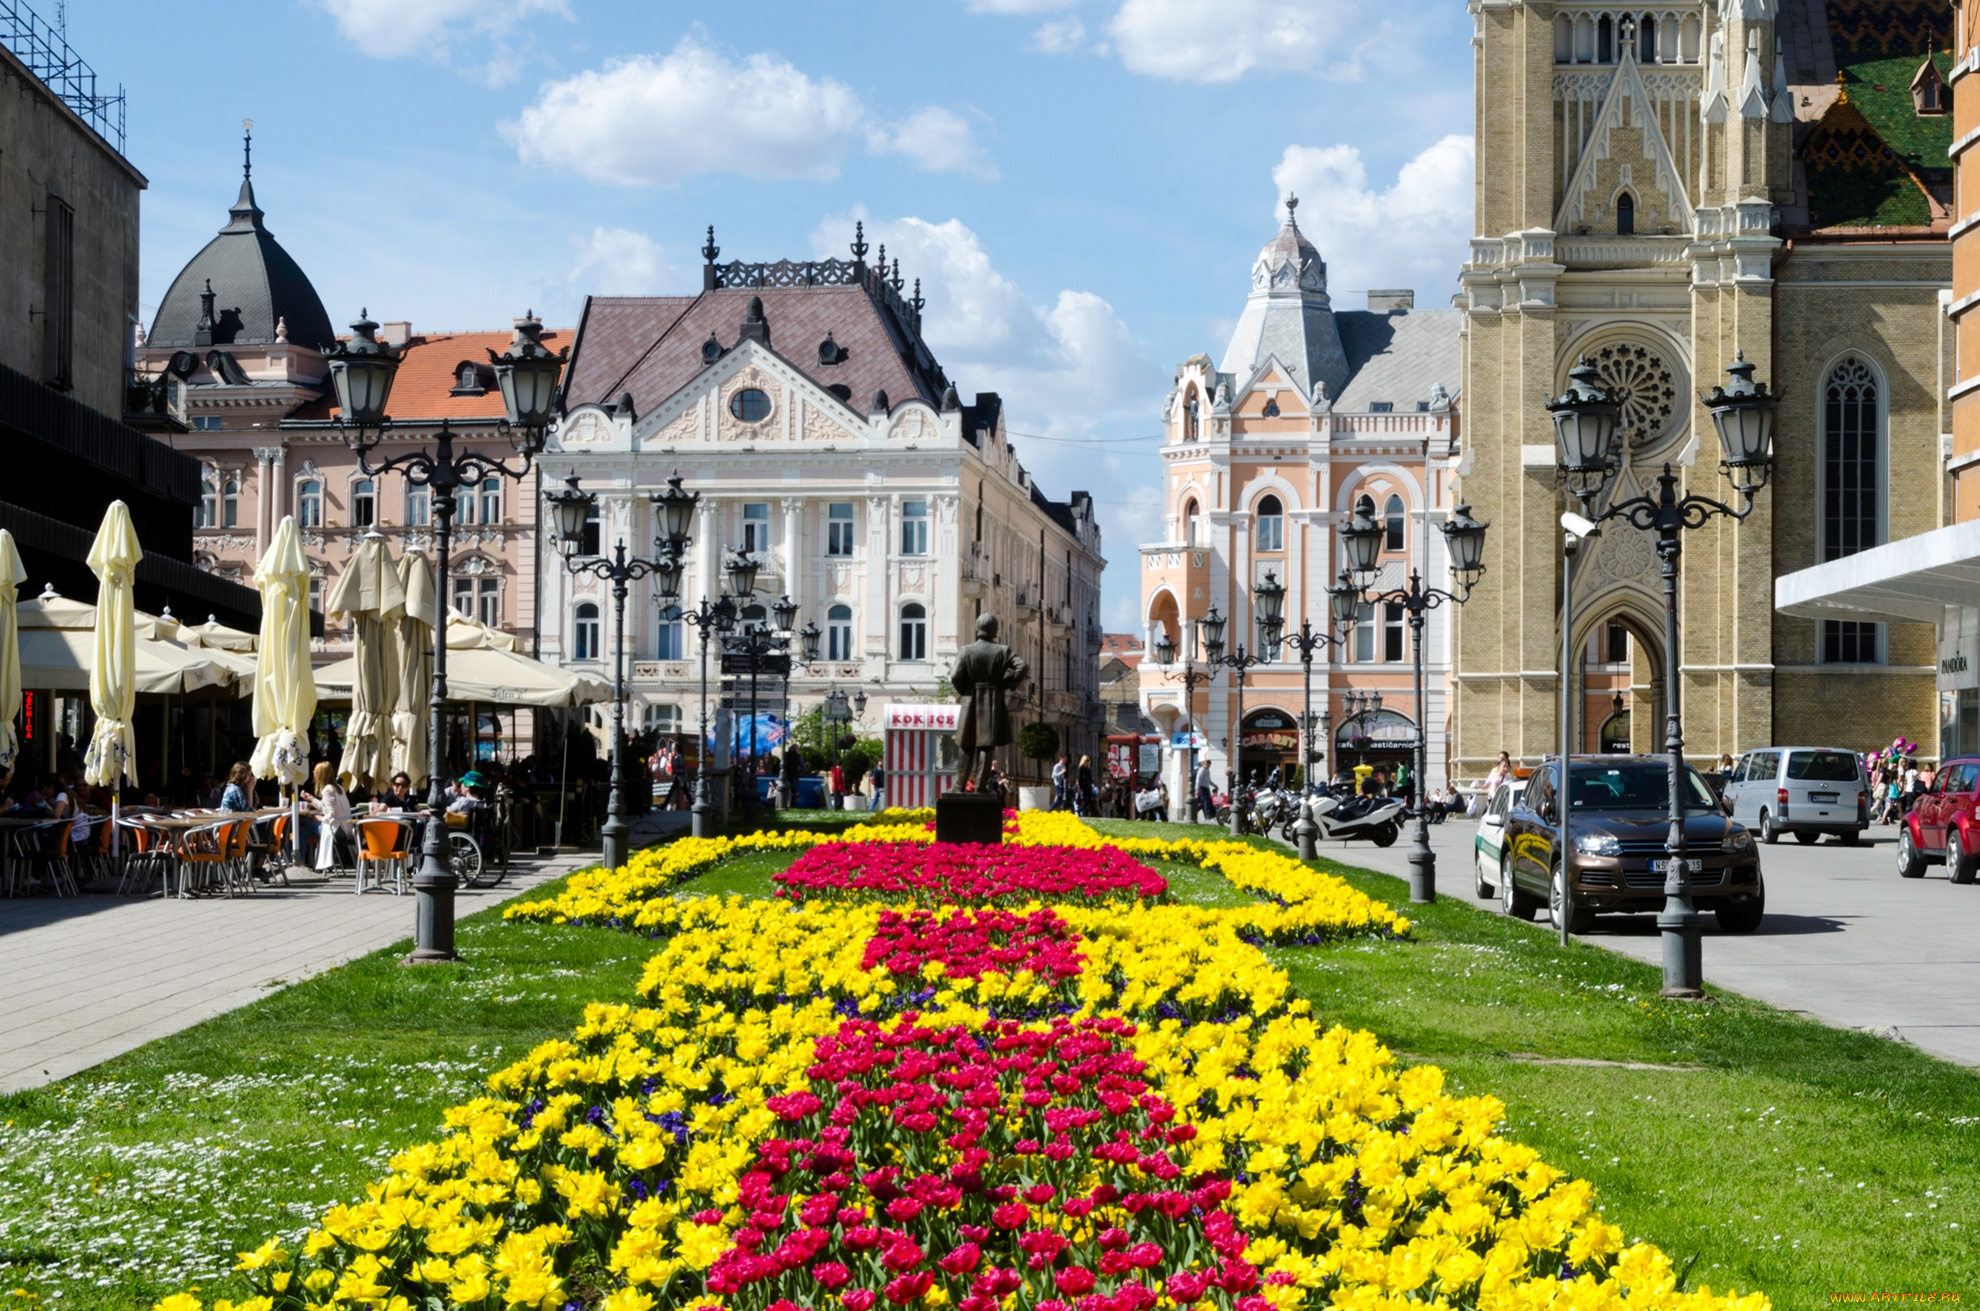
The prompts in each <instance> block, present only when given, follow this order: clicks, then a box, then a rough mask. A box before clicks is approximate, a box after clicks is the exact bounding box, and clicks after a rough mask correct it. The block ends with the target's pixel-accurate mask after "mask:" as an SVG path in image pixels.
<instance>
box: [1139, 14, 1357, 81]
mask: <svg viewBox="0 0 1980 1311" xmlns="http://www.w3.org/2000/svg"><path fill="white" fill-rule="evenodd" d="M1367 17H1368V14H1367V4H1366V0H1123V3H1122V4H1121V7H1120V9H1119V10H1118V11H1116V12H1115V14H1114V18H1113V21H1112V23H1111V24H1110V25H1109V28H1108V30H1109V31H1110V32H1111V33H1112V35H1113V38H1114V45H1115V48H1116V49H1117V50H1118V51H1119V52H1120V56H1121V62H1122V63H1123V64H1125V65H1126V66H1127V67H1128V69H1129V70H1130V71H1132V72H1136V73H1146V74H1149V75H1151V76H1154V77H1166V78H1174V79H1176V80H1178V81H1185V82H1229V81H1232V80H1234V79H1236V78H1239V77H1242V76H1244V75H1245V74H1246V73H1249V72H1252V71H1254V70H1256V71H1259V72H1267V73H1317V74H1321V75H1324V76H1353V75H1355V73H1356V71H1357V70H1356V61H1357V59H1358V56H1359V54H1360V52H1361V49H1362V48H1363V46H1364V45H1365V44H1366V43H1367V42H1369V41H1371V40H1373V39H1374V37H1373V35H1371V34H1370V33H1369V32H1368V31H1367V30H1366V28H1365V24H1366V21H1367Z"/></svg>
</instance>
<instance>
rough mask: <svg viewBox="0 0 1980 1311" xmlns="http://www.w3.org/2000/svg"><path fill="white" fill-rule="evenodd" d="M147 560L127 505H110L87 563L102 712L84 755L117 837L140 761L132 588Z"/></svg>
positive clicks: (94, 702)
mask: <svg viewBox="0 0 1980 1311" xmlns="http://www.w3.org/2000/svg"><path fill="white" fill-rule="evenodd" d="M142 559H144V551H143V549H142V548H140V547H139V546H138V540H137V526H136V525H135V524H133V523H132V522H131V510H130V507H129V506H127V505H125V504H124V503H123V502H122V501H112V502H110V508H109V509H108V510H106V511H104V514H103V524H102V526H101V527H100V528H98V529H97V530H96V541H95V542H93V543H92V544H91V545H90V548H89V555H88V557H87V561H86V562H87V563H88V565H89V567H90V571H91V572H93V573H94V574H95V575H96V578H97V592H96V643H95V646H96V650H95V660H94V662H93V663H92V664H91V666H90V671H89V704H90V709H92V710H94V711H95V712H96V728H95V730H94V731H93V732H91V734H90V737H89V750H88V751H86V752H84V753H83V781H84V782H87V783H91V784H94V785H95V786H97V787H107V788H109V789H110V823H111V824H112V826H113V827H112V829H111V835H112V836H113V837H115V836H116V829H115V827H114V826H115V825H116V823H117V821H118V819H119V818H120V812H121V810H122V805H123V797H124V778H125V776H126V775H127V774H129V773H130V772H131V768H132V765H133V764H134V763H135V762H136V760H137V734H136V733H135V732H133V731H132V728H131V714H132V712H133V711H135V710H136V709H137V616H136V610H137V606H136V603H135V601H134V600H133V597H132V591H131V586H132V575H134V574H135V573H136V572H137V566H138V561H140V560H142ZM133 781H135V780H133Z"/></svg>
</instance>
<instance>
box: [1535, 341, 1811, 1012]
mask: <svg viewBox="0 0 1980 1311" xmlns="http://www.w3.org/2000/svg"><path fill="white" fill-rule="evenodd" d="M1726 372H1727V373H1728V374H1730V375H1731V377H1732V383H1731V385H1730V386H1729V387H1724V388H1720V387H1714V388H1713V389H1712V392H1711V394H1710V395H1709V396H1703V397H1700V400H1702V401H1703V402H1704V404H1705V408H1706V411H1707V412H1708V413H1709V414H1710V415H1711V416H1712V427H1713V428H1714V429H1715V430H1716V431H1717V434H1718V438H1719V452H1720V460H1719V468H1720V470H1721V471H1723V472H1724V474H1725V476H1726V481H1727V482H1729V483H1731V484H1732V487H1733V490H1734V491H1736V492H1738V493H1739V494H1740V498H1741V500H1740V508H1739V509H1737V510H1735V509H1734V508H1732V507H1731V506H1730V505H1727V504H1726V503H1725V502H1723V501H1716V500H1713V499H1712V498H1710V497H1708V496H1701V495H1699V494H1698V493H1696V492H1687V493H1685V494H1684V495H1683V496H1679V495H1678V491H1677V485H1678V479H1677V475H1676V474H1674V473H1672V472H1671V466H1670V465H1669V464H1666V465H1665V466H1664V472H1663V473H1662V474H1661V475H1660V476H1659V477H1658V479H1657V491H1656V493H1655V494H1654V495H1651V494H1647V493H1646V494H1644V495H1641V496H1632V497H1630V498H1629V499H1628V500H1625V501H1620V502H1618V503H1616V504H1615V505H1611V506H1608V507H1606V508H1604V509H1603V510H1602V511H1601V512H1600V513H1599V514H1594V515H1592V516H1591V518H1592V521H1593V522H1594V523H1596V524H1601V523H1605V522H1607V521H1608V520H1610V519H1621V520H1624V521H1625V522H1627V523H1628V524H1629V525H1630V526H1631V527H1633V528H1636V529H1638V530H1639V531H1643V532H1653V533H1655V534H1657V561H1658V565H1659V572H1660V573H1661V574H1662V576H1663V580H1664V698H1665V701H1666V707H1665V716H1664V750H1665V752H1666V754H1667V755H1668V756H1669V772H1670V783H1669V791H1670V796H1669V802H1670V828H1669V831H1668V833H1667V834H1666V836H1665V839H1664V871H1663V872H1664V909H1663V910H1662V911H1661V912H1660V913H1659V914H1658V916H1657V928H1658V929H1659V931H1660V932H1661V933H1662V935H1663V964H1664V986H1663V995H1664V996H1666V997H1672V998H1681V999H1694V998H1699V997H1703V996H1704V995H1705V989H1704V966H1703V962H1702V960H1701V950H1700V941H1699V921H1698V911H1697V908H1696V907H1694V906H1693V905H1692V903H1691V871H1690V867H1689V866H1688V865H1687V864H1686V861H1685V854H1684V852H1685V838H1684V795H1685V793H1684V783H1685V777H1686V776H1685V764H1684V723H1683V719H1682V716H1681V715H1680V711H1679V694H1680V690H1681V687H1682V681H1681V679H1680V678H1679V662H1678V609H1677V575H1678V559H1679V557H1680V555H1681V554H1682V553H1683V550H1684V541H1683V534H1684V531H1685V530H1686V529H1690V528H1702V527H1704V526H1705V525H1706V524H1707V523H1709V522H1711V521H1712V520H1713V519H1714V518H1717V517H1719V516H1724V517H1726V518H1728V519H1731V520H1733V521H1734V522H1736V523H1737V522H1739V521H1741V520H1744V519H1745V518H1746V516H1747V515H1749V514H1751V513H1753V498H1754V496H1755V495H1757V494H1758V493H1759V492H1760V491H1761V489H1763V488H1764V487H1766V485H1767V480H1768V479H1769V478H1770V477H1771V476H1772V474H1773V466H1774V405H1775V403H1776V402H1777V401H1778V400H1779V399H1780V398H1779V395H1778V393H1770V392H1768V390H1767V384H1766V383H1764V382H1755V381H1754V380H1753V366H1752V365H1751V364H1748V363H1747V362H1746V355H1745V353H1744V352H1740V353H1739V354H1737V355H1736V356H1735V357H1734V360H1733V363H1732V364H1731V365H1729V366H1727V368H1726ZM1568 377H1569V379H1570V380H1571V385H1570V388H1569V390H1568V391H1567V392H1565V393H1563V394H1562V395H1561V396H1559V397H1554V398H1550V399H1548V401H1547V402H1546V405H1547V411H1548V414H1549V416H1550V417H1551V418H1552V419H1553V421H1554V431H1555V438H1556V441H1557V444H1558V446H1559V450H1558V452H1557V456H1558V467H1559V470H1560V474H1561V478H1562V480H1563V481H1564V482H1565V483H1566V484H1567V486H1568V490H1570V491H1572V492H1573V493H1574V494H1575V496H1576V497H1577V498H1579V499H1580V501H1581V504H1582V507H1583V512H1584V514H1586V513H1587V512H1588V510H1589V509H1590V508H1591V507H1592V506H1593V505H1594V504H1595V503H1596V502H1597V501H1599V500H1600V499H1601V494H1602V492H1603V491H1604V490H1606V488H1607V487H1608V485H1609V482H1610V481H1611V480H1612V479H1613V478H1614V477H1615V474H1616V469H1617V465H1618V463H1619V461H1618V460H1617V459H1616V458H1615V456H1614V454H1613V447H1614V442H1615V427H1616V425H1615V422H1614V419H1613V414H1612V412H1611V407H1613V406H1614V404H1615V402H1614V398H1612V397H1610V396H1609V395H1608V394H1607V393H1606V392H1604V391H1603V390H1602V389H1601V388H1600V387H1599V386H1597V385H1596V382H1595V377H1596V375H1595V370H1594V367H1593V366H1592V365H1591V364H1590V363H1589V362H1588V360H1587V359H1586V358H1585V357H1584V358H1583V359H1582V360H1581V362H1580V363H1579V364H1578V365H1577V366H1576V367H1575V368H1574V369H1572V370H1570V371H1569V373H1568ZM1605 416H1607V417H1606V419H1605ZM1562 672H1563V675H1565V673H1566V671H1565V670H1563V671H1562ZM1568 772H1569V771H1568V762H1567V760H1565V759H1563V760H1562V761H1561V779H1560V782H1561V786H1560V788H1559V789H1558V792H1559V794H1560V796H1561V801H1560V802H1558V803H1557V809H1559V810H1560V811H1562V812H1563V814H1565V812H1566V810H1567V806H1566V804H1565V798H1566V792H1567V784H1568ZM1561 836H1562V839H1563V841H1562V842H1561V844H1560V850H1559V853H1558V863H1559V869H1558V870H1557V871H1556V874H1555V878H1554V882H1555V884H1556V886H1557V887H1559V888H1560V889H1561V890H1563V891H1565V890H1566V887H1567V885H1568V882H1569V879H1568V861H1567V846H1566V842H1565V840H1564V839H1565V837H1566V836H1567V834H1566V824H1565V820H1564V821H1563V824H1562V834H1561ZM1558 913H1560V914H1562V915H1563V916H1565V914H1566V913H1567V911H1566V906H1565V904H1563V907H1562V909H1561V911H1560V912H1558Z"/></svg>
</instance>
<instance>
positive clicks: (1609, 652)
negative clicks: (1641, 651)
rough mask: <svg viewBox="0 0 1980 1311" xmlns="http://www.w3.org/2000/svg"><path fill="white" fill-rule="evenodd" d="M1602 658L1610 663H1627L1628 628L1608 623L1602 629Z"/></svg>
mask: <svg viewBox="0 0 1980 1311" xmlns="http://www.w3.org/2000/svg"><path fill="white" fill-rule="evenodd" d="M1602 646H1603V651H1602V659H1603V660H1604V661H1605V662H1607V663H1609V664H1612V665H1626V664H1628V663H1629V630H1628V629H1627V628H1624V627H1623V626H1622V625H1621V624H1610V625H1609V626H1608V627H1606V628H1604V629H1603V630H1602Z"/></svg>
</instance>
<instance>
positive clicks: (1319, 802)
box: [1292, 791, 1403, 847]
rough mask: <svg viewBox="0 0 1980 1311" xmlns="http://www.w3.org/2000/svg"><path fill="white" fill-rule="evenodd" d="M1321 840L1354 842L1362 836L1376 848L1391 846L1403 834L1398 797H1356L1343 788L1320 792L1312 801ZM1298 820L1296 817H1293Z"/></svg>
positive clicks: (1401, 808) (1401, 803)
mask: <svg viewBox="0 0 1980 1311" xmlns="http://www.w3.org/2000/svg"><path fill="white" fill-rule="evenodd" d="M1311 810H1312V812H1313V822H1314V824H1316V825H1317V826H1318V827H1319V829H1320V832H1319V834H1318V835H1317V840H1319V841H1321V842H1353V841H1357V840H1360V839H1363V838H1366V839H1367V840H1368V841H1370V842H1373V843H1374V844H1375V845H1376V846H1378V847H1387V846H1393V845H1394V844H1395V840H1396V838H1397V837H1399V836H1401V834H1402V816H1403V801H1402V798H1401V797H1357V796H1353V795H1351V794H1349V793H1346V792H1344V791H1333V792H1323V793H1320V794H1319V795H1317V796H1315V797H1314V798H1313V800H1312V803H1311ZM1292 820H1293V822H1294V823H1297V822H1298V820H1299V816H1298V814H1297V813H1295V814H1294V815H1293V817H1292Z"/></svg>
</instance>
